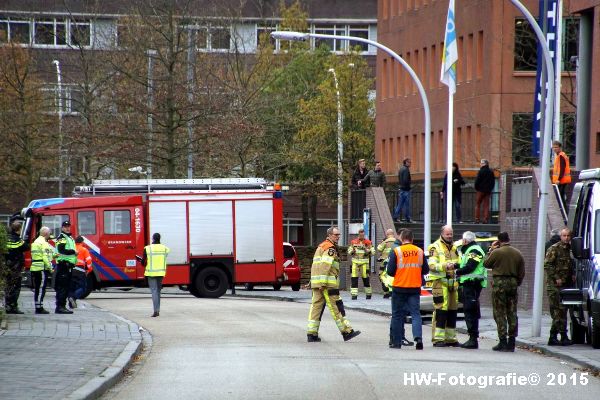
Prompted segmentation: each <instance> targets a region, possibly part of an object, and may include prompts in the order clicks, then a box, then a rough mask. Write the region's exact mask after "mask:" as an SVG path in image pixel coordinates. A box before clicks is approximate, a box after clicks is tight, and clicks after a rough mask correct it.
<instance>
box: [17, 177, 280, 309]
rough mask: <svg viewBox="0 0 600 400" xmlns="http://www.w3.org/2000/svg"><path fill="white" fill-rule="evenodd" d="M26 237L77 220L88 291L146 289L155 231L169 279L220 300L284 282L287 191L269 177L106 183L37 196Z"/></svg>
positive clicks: (167, 282) (198, 294)
mask: <svg viewBox="0 0 600 400" xmlns="http://www.w3.org/2000/svg"><path fill="white" fill-rule="evenodd" d="M22 214H23V217H24V218H25V225H24V229H23V233H22V235H23V237H24V239H26V240H28V241H30V242H31V241H33V240H34V239H35V237H36V236H37V234H38V232H39V229H40V228H41V227H42V226H48V227H49V228H50V229H51V230H52V233H53V235H54V236H58V235H59V234H60V229H61V228H60V227H61V224H62V222H63V221H65V220H70V221H71V225H72V228H71V230H72V233H73V235H74V236H78V235H81V236H83V237H84V243H85V244H86V245H87V247H88V248H89V250H90V253H91V255H92V262H93V274H90V275H89V276H88V287H89V290H92V288H95V289H98V288H102V287H111V286H112V287H134V286H145V284H146V283H145V279H144V270H145V268H144V266H142V265H141V263H140V262H139V257H141V256H142V254H143V251H144V247H145V246H146V245H148V244H149V243H150V238H151V237H152V234H153V233H155V232H158V233H160V234H161V236H162V239H161V243H163V244H165V245H166V246H167V247H169V248H170V250H171V251H170V254H169V256H168V258H167V264H168V266H167V274H166V276H165V278H164V281H163V284H164V285H166V286H169V285H178V286H180V287H181V288H183V289H187V290H189V291H190V293H192V294H193V295H194V296H196V297H212V298H216V297H220V296H222V295H223V294H224V293H225V292H226V290H227V288H229V287H231V286H232V285H234V284H237V283H251V282H265V281H273V282H276V281H282V280H283V279H284V276H283V275H284V274H283V264H284V258H283V205H282V195H281V191H280V190H278V188H276V187H270V186H268V185H267V183H266V181H264V180H262V179H255V178H246V179H191V180H183V179H172V180H157V179H147V180H108V181H106V180H104V181H103V180H101V181H94V182H93V184H92V185H91V186H83V187H76V188H75V191H74V197H71V198H51V199H40V200H33V201H31V203H30V204H29V205H28V206H27V208H25V209H24V210H23V213H22Z"/></svg>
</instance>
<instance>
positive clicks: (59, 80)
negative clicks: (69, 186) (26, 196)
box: [52, 60, 64, 197]
mask: <svg viewBox="0 0 600 400" xmlns="http://www.w3.org/2000/svg"><path fill="white" fill-rule="evenodd" d="M52 64H54V65H55V66H56V83H57V85H56V99H57V102H58V104H57V105H58V197H62V196H63V164H64V159H63V145H64V144H63V140H64V138H63V132H62V120H63V107H62V104H63V100H62V99H63V98H62V78H61V75H60V62H59V61H58V60H54V61H52Z"/></svg>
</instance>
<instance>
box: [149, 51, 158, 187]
mask: <svg viewBox="0 0 600 400" xmlns="http://www.w3.org/2000/svg"><path fill="white" fill-rule="evenodd" d="M146 54H147V56H148V89H147V90H148V93H147V94H148V99H147V104H148V120H147V123H148V143H147V146H148V150H147V153H146V171H147V172H148V179H152V140H154V132H153V125H154V123H153V122H154V121H153V118H152V107H153V105H154V77H153V72H154V57H156V55H157V54H158V52H157V51H156V50H148V51H146Z"/></svg>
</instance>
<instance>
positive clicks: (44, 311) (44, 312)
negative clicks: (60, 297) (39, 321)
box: [35, 307, 50, 314]
mask: <svg viewBox="0 0 600 400" xmlns="http://www.w3.org/2000/svg"><path fill="white" fill-rule="evenodd" d="M35 313H36V314H50V312H49V311H47V310H46V309H45V308H44V307H37V308H36V309H35Z"/></svg>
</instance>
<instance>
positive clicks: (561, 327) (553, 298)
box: [546, 287, 567, 335]
mask: <svg viewBox="0 0 600 400" xmlns="http://www.w3.org/2000/svg"><path fill="white" fill-rule="evenodd" d="M546 292H547V293H548V305H549V306H550V316H551V317H552V326H551V327H550V335H556V334H558V333H561V334H565V333H567V309H566V308H565V306H563V305H562V304H560V292H559V290H558V289H557V288H555V287H547V288H546Z"/></svg>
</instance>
